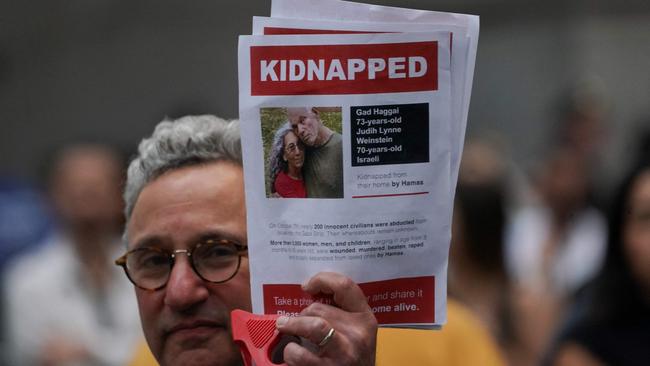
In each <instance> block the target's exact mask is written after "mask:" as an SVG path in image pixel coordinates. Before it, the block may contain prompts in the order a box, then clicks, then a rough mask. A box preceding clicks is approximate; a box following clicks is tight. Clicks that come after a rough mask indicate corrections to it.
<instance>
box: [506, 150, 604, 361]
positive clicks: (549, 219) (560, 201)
mask: <svg viewBox="0 0 650 366" xmlns="http://www.w3.org/2000/svg"><path fill="white" fill-rule="evenodd" d="M535 188H536V191H537V194H538V200H537V202H535V203H533V204H532V205H529V206H526V207H523V208H520V209H518V210H517V211H516V212H515V213H514V214H513V217H512V219H511V222H510V224H509V228H508V236H507V240H506V252H505V254H506V265H507V268H508V272H509V275H510V276H511V279H512V280H513V285H514V290H513V306H514V307H515V312H514V313H513V316H514V319H513V325H514V326H515V328H516V329H515V333H516V334H517V337H518V339H519V340H520V341H521V342H522V344H523V346H524V347H525V349H526V351H525V352H526V353H528V354H529V357H530V359H531V360H539V357H540V356H541V354H542V352H543V350H544V349H545V348H546V347H547V343H548V341H549V339H550V336H551V334H552V333H553V332H554V331H555V328H556V326H557V325H558V320H559V319H561V318H562V317H563V315H564V312H565V311H566V309H567V308H568V307H569V306H570V305H571V303H572V302H573V300H574V298H575V296H576V294H577V293H578V292H579V291H580V290H581V289H582V288H583V287H584V286H585V285H586V284H587V283H588V281H590V280H591V279H593V277H594V276H595V275H596V273H597V272H598V270H599V269H600V267H601V266H602V262H603V258H604V255H605V241H606V235H607V227H606V222H605V219H604V217H603V215H602V214H601V212H600V211H599V210H598V209H596V208H595V207H594V206H592V205H591V204H590V203H589V200H588V192H589V182H588V173H587V169H586V166H585V165H584V164H583V160H582V159H581V157H580V156H579V155H577V154H576V153H575V151H574V150H573V149H572V148H571V147H569V146H561V147H558V148H556V149H555V150H554V151H553V152H552V153H551V154H550V155H549V156H548V157H547V159H546V161H545V162H544V164H543V165H542V167H541V169H540V172H539V174H538V176H537V181H536V186H535Z"/></svg>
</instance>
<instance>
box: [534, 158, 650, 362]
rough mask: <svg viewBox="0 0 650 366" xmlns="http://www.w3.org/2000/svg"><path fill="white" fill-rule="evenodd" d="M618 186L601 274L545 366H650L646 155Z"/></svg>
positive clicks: (649, 177)
mask: <svg viewBox="0 0 650 366" xmlns="http://www.w3.org/2000/svg"><path fill="white" fill-rule="evenodd" d="M645 154H646V155H645V156H642V158H641V159H640V161H641V163H640V164H638V167H637V168H636V169H633V172H632V174H630V175H629V177H628V178H627V179H626V180H625V181H624V182H623V184H622V185H621V188H620V189H619V191H618V194H617V195H616V196H615V198H614V200H613V204H612V205H611V210H610V216H609V241H608V247H607V258H606V262H605V265H604V267H603V269H602V271H601V272H600V273H599V275H598V277H597V278H596V279H595V280H594V281H593V283H592V284H591V285H590V287H589V288H588V290H587V291H585V293H584V295H583V297H582V298H581V299H580V301H578V302H577V303H576V306H575V307H574V309H573V311H572V312H571V316H570V317H568V320H567V322H566V324H565V325H564V327H563V329H562V330H561V331H560V333H559V336H558V340H557V342H555V347H553V348H552V351H551V352H550V354H549V357H548V359H547V360H546V364H547V365H556V366H564V365H572V366H573V365H575V366H596V365H622V366H636V365H639V366H641V365H650V348H648V344H649V343H648V341H649V340H650V155H648V154H647V152H645Z"/></svg>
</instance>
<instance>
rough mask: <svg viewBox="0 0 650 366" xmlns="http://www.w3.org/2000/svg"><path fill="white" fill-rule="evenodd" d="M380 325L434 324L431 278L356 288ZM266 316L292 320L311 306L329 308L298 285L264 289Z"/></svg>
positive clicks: (324, 298)
mask: <svg viewBox="0 0 650 366" xmlns="http://www.w3.org/2000/svg"><path fill="white" fill-rule="evenodd" d="M359 287H361V290H363V293H364V294H365V295H366V297H367V299H368V304H369V305H370V307H371V308H372V310H373V312H374V314H375V317H376V318H377V321H378V322H379V323H380V324H403V323H412V324H418V323H434V322H435V316H434V313H435V311H434V306H435V279H434V277H433V276H427V277H413V278H399V279H394V280H386V281H377V282H367V283H361V284H359ZM263 289H264V311H265V312H266V314H279V315H288V316H295V315H298V314H299V313H300V311H302V310H303V309H304V308H306V307H307V306H309V305H310V304H311V303H312V302H314V301H318V302H323V303H326V304H331V303H332V302H333V301H332V298H331V297H327V296H311V295H309V294H307V293H305V292H303V291H302V290H301V288H300V285H292V284H278V285H264V286H263Z"/></svg>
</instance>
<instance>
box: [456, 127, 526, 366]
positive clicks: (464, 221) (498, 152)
mask: <svg viewBox="0 0 650 366" xmlns="http://www.w3.org/2000/svg"><path fill="white" fill-rule="evenodd" d="M501 145H502V144H501V143H499V141H498V140H495V139H486V138H483V139H480V140H477V139H469V140H468V142H467V144H466V145H465V149H464V153H463V159H462V163H461V168H460V174H459V179H458V187H457V189H456V199H455V205H454V206H455V207H454V217H453V223H452V243H451V247H450V255H449V296H450V298H453V299H456V300H458V301H460V302H461V303H463V304H464V305H465V306H467V307H468V308H469V309H470V310H472V311H473V312H474V313H475V314H476V315H477V316H478V319H480V320H481V321H482V323H483V325H484V326H485V327H486V328H487V329H488V330H489V331H490V333H491V334H492V336H493V337H494V338H495V339H496V340H497V341H498V343H499V345H500V346H501V349H502V350H503V353H504V355H505V357H506V358H507V359H508V361H509V363H510V364H513V365H517V364H522V362H521V360H522V356H521V355H520V352H519V347H518V344H517V340H516V339H515V338H514V336H513V333H512V331H513V330H512V324H511V311H512V309H511V304H510V303H511V288H510V287H511V286H510V280H509V278H508V275H507V273H506V269H505V265H504V259H503V251H504V231H505V226H506V221H507V215H508V204H509V202H510V201H511V200H513V199H516V197H508V194H510V193H512V194H513V195H516V194H517V192H518V190H517V189H514V188H513V189H509V188H511V187H512V185H513V184H514V183H515V182H514V180H515V179H514V177H513V176H512V175H513V173H514V172H512V171H511V170H512V169H511V167H509V166H508V164H506V161H507V158H506V156H505V154H504V152H503V151H502V149H501V148H500V146H501Z"/></svg>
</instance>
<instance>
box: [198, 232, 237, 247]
mask: <svg viewBox="0 0 650 366" xmlns="http://www.w3.org/2000/svg"><path fill="white" fill-rule="evenodd" d="M223 239H225V240H230V241H233V242H235V243H238V244H241V245H248V243H247V242H246V238H242V237H240V236H239V235H234V234H232V233H228V232H225V231H222V230H210V231H206V232H203V233H200V234H199V235H198V236H197V238H196V242H197V243H198V242H205V241H208V240H223Z"/></svg>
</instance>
